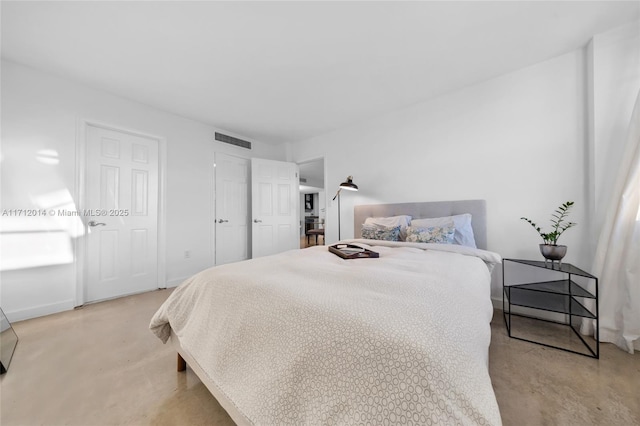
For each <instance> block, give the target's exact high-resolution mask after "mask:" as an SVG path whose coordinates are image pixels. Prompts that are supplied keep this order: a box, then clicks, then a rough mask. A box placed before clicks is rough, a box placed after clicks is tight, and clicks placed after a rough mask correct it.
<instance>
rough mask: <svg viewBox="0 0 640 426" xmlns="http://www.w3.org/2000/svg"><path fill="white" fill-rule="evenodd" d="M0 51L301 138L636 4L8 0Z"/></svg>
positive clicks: (618, 15) (464, 80) (582, 37)
mask: <svg viewBox="0 0 640 426" xmlns="http://www.w3.org/2000/svg"><path fill="white" fill-rule="evenodd" d="M1 7H2V57H3V58H5V59H8V60H11V61H14V62H18V63H22V64H25V65H29V66H32V67H35V68H39V69H42V70H45V71H48V72H51V73H54V74H57V75H60V76H63V77H68V78H71V79H75V80H79V81H81V82H84V83H86V84H87V85H90V86H93V87H96V88H100V89H103V90H106V91H109V92H111V93H114V94H117V95H120V96H122V97H125V98H128V99H132V100H136V101H139V102H141V103H144V104H147V105H150V106H153V107H156V108H160V109H162V110H166V111H170V112H173V113H175V114H179V115H181V116H184V117H189V118H192V119H195V120H198V121H201V122H205V123H209V124H211V125H213V126H216V127H218V128H220V129H225V130H227V131H230V132H235V133H237V134H239V135H242V136H244V137H247V138H249V139H251V140H258V141H263V142H269V143H274V144H275V143H281V142H295V141H299V140H304V139H308V138H310V137H313V136H316V135H319V134H322V133H326V132H329V131H331V130H334V129H337V128H340V127H343V126H346V125H349V124H351V123H354V122H357V121H360V120H363V119H367V118H370V117H374V116H376V115H378V114H383V113H385V112H388V111H392V110H396V109H399V108H403V107H407V106H410V105H413V104H416V103H419V102H421V101H424V100H426V99H429V98H431V97H434V96H437V95H439V94H442V93H446V92H448V91H451V90H455V89H457V88H460V87H463V86H467V85H470V84H474V83H477V82H479V81H483V80H486V79H488V78H492V77H495V76H498V75H501V74H504V73H507V72H510V71H513V70H516V69H519V68H522V67H525V66H527V65H531V64H534V63H536V62H540V61H543V60H546V59H548V58H551V57H554V56H557V55H560V54H562V53H565V52H568V51H571V50H573V49H576V48H579V47H581V46H584V45H585V44H586V43H587V42H588V41H589V39H590V38H591V36H592V35H594V34H597V33H600V32H603V31H605V30H607V29H609V28H613V27H615V26H618V25H621V24H624V23H626V22H629V21H631V20H635V19H640V2H637V1H628V2H613V1H601V2H598V1H592V2H574V1H566V2H565V1H555V2H535V1H534V2H500V1H499V2H484V1H472V2H392V1H388V2H265V1H263V2H207V1H199V2H169V1H145V2H55V1H47V2H26V1H20V2H8V1H3V2H2V6H1Z"/></svg>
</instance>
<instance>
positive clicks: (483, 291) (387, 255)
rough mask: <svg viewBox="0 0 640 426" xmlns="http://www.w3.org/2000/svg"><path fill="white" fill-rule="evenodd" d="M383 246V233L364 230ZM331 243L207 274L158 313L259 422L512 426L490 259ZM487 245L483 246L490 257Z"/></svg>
mask: <svg viewBox="0 0 640 426" xmlns="http://www.w3.org/2000/svg"><path fill="white" fill-rule="evenodd" d="M358 242H360V243H372V241H370V240H358ZM367 248H371V249H373V250H375V251H377V252H379V253H380V257H379V258H377V259H354V260H343V259H341V258H339V257H338V256H336V255H334V254H332V253H330V252H329V251H328V250H327V247H326V246H316V247H312V248H308V249H304V250H294V251H289V252H286V253H281V254H278V255H275V256H269V257H263V258H258V259H254V260H249V261H245V262H239V263H235V264H229V265H223V266H218V267H215V268H211V269H208V270H206V271H203V272H201V273H199V274H197V275H195V276H194V277H192V278H190V279H188V280H187V281H185V282H184V283H183V284H181V285H180V286H179V287H178V288H177V289H176V290H175V291H174V292H173V294H172V295H171V296H170V297H169V298H168V300H167V301H166V302H165V303H164V304H163V305H162V306H161V307H160V309H159V310H158V312H157V313H156V314H155V315H154V317H153V319H152V320H151V324H150V328H151V330H152V331H153V332H154V333H155V334H156V335H157V336H158V337H159V338H160V339H162V340H163V341H164V342H166V341H167V339H168V338H169V336H170V334H171V330H173V332H174V333H175V334H176V335H177V336H178V337H179V339H180V342H181V344H182V346H183V347H184V348H185V349H186V350H188V351H189V353H190V354H191V355H192V356H193V358H194V359H195V360H196V361H197V362H198V364H199V366H200V368H201V369H203V370H204V371H205V373H206V374H207V376H208V379H209V380H210V381H213V382H214V383H215V384H216V385H217V387H218V388H219V389H220V390H221V391H222V392H223V393H224V395H226V397H227V398H228V399H229V400H230V401H231V402H232V403H233V404H234V405H235V407H236V408H237V410H238V411H239V412H241V413H243V414H244V416H245V417H246V419H249V421H250V422H253V423H254V424H257V425H316V424H323V425H324V424H344V425H352V424H361V423H362V424H420V425H425V424H443V425H455V424H462V425H478V424H480V425H483V424H487V425H498V424H500V423H501V421H500V413H499V411H498V405H497V403H496V399H495V395H494V392H493V389H492V386H491V381H490V378H489V373H488V368H487V363H488V348H489V342H490V338H491V330H490V325H489V322H490V320H491V317H492V313H493V308H492V304H491V300H490V272H489V268H487V264H485V262H487V263H488V264H492V263H495V262H499V261H500V257H499V256H498V255H496V254H494V253H490V252H486V251H482V250H475V249H469V248H466V247H460V246H448V245H431V244H415V243H414V244H409V243H385V244H384V245H376V246H373V247H368V246H367ZM477 256H479V257H477Z"/></svg>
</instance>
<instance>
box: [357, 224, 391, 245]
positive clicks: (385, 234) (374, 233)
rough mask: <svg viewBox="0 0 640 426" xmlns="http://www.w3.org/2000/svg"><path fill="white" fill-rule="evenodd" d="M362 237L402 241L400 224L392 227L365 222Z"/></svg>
mask: <svg viewBox="0 0 640 426" xmlns="http://www.w3.org/2000/svg"><path fill="white" fill-rule="evenodd" d="M362 238H366V239H368V240H386V241H400V225H398V226H393V227H391V226H382V225H375V224H373V223H365V224H363V225H362Z"/></svg>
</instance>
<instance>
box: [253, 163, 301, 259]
mask: <svg viewBox="0 0 640 426" xmlns="http://www.w3.org/2000/svg"><path fill="white" fill-rule="evenodd" d="M299 193H300V183H299V178H298V165H297V164H295V163H285V162H283V161H273V160H262V159H256V158H254V159H252V160H251V194H252V195H251V208H252V219H253V221H252V228H253V229H252V248H253V250H252V252H253V256H252V257H254V258H256V257H261V256H267V255H270V254H275V253H280V252H282V251H285V250H291V249H295V248H300V237H299V236H298V221H299V218H298V204H299V203H298V201H299V200H298V197H299Z"/></svg>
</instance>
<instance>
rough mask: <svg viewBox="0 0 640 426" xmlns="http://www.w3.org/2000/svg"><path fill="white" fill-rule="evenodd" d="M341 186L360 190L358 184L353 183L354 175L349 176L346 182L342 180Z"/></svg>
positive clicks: (350, 189)
mask: <svg viewBox="0 0 640 426" xmlns="http://www.w3.org/2000/svg"><path fill="white" fill-rule="evenodd" d="M340 188H342V189H346V190H349V191H357V190H358V185H356V184H355V183H353V176H349V177H347V181H346V182H342V183H341V184H340Z"/></svg>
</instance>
